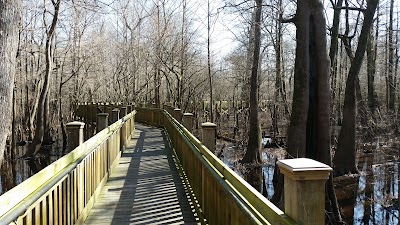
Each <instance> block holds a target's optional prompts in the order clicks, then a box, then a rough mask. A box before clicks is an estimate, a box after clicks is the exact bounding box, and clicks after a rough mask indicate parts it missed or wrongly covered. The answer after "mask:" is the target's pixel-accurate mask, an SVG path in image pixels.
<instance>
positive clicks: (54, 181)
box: [0, 111, 136, 225]
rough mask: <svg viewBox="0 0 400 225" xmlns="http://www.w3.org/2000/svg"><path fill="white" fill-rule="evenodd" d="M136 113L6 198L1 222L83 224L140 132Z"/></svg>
mask: <svg viewBox="0 0 400 225" xmlns="http://www.w3.org/2000/svg"><path fill="white" fill-rule="evenodd" d="M135 114H136V111H133V112H131V113H129V114H128V115H126V116H125V117H124V118H121V119H120V120H118V121H117V122H115V123H114V124H112V125H110V126H109V127H107V128H106V129H104V130H102V131H100V132H99V133H97V134H96V135H95V136H93V137H92V138H90V139H88V140H87V141H86V142H84V143H83V144H81V145H80V146H78V147H77V148H75V149H74V150H73V151H71V152H70V153H68V154H67V155H65V156H64V157H62V158H60V159H58V160H57V161H56V162H54V163H52V164H50V165H49V166H47V167H46V168H44V169H43V170H41V171H39V172H38V173H37V174H35V175H33V176H32V177H30V178H29V179H27V180H25V181H24V182H22V183H21V184H19V185H18V186H16V187H14V188H13V189H11V190H9V191H8V192H6V193H4V194H3V195H1V196H0V224H60V225H69V224H79V223H83V221H84V220H85V219H86V217H87V214H88V212H89V210H90V209H91V207H92V206H93V204H94V201H95V199H96V198H97V196H98V195H99V193H100V190H101V188H102V187H103V185H104V184H105V183H106V181H107V179H108V175H109V173H110V171H111V170H112V169H113V168H114V166H115V165H116V163H117V162H118V159H119V158H120V156H121V151H120V150H121V149H122V147H123V145H125V144H126V141H127V140H129V137H130V135H131V134H132V132H133V130H134V118H135Z"/></svg>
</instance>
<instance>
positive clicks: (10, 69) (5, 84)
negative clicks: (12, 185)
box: [0, 0, 20, 165]
mask: <svg viewBox="0 0 400 225" xmlns="http://www.w3.org/2000/svg"><path fill="white" fill-rule="evenodd" d="M19 21H20V1H19V0H13V1H4V0H1V1H0V96H1V97H0V105H1V107H0V118H2V121H1V123H0V165H1V163H2V161H3V158H4V151H5V145H6V139H7V135H8V134H9V130H10V125H11V124H10V123H11V106H12V96H13V87H14V73H15V64H16V56H17V47H18V46H17V44H18V24H19Z"/></svg>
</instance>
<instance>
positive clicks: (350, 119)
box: [334, 0, 379, 175]
mask: <svg viewBox="0 0 400 225" xmlns="http://www.w3.org/2000/svg"><path fill="white" fill-rule="evenodd" d="M378 1H379V0H369V1H368V5H367V9H366V10H365V13H364V22H363V25H362V29H361V33H360V38H359V40H358V45H357V50H356V53H355V56H354V59H353V60H352V62H351V66H350V70H349V74H348V77H347V81H346V89H345V97H344V105H343V125H342V128H341V130H340V134H339V143H338V148H337V150H336V153H335V158H334V169H335V173H336V174H337V175H340V174H346V173H349V172H350V173H357V172H358V170H357V167H356V161H355V159H356V93H355V91H356V81H357V77H358V74H359V72H360V69H361V64H362V61H363V58H364V53H365V50H366V48H367V41H368V37H369V32H370V28H371V25H372V23H373V18H374V14H375V10H376V7H377V5H378Z"/></svg>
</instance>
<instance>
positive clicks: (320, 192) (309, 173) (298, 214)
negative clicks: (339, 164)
mask: <svg viewBox="0 0 400 225" xmlns="http://www.w3.org/2000/svg"><path fill="white" fill-rule="evenodd" d="M277 164H278V166H279V169H280V171H281V173H282V174H283V175H284V177H285V188H284V190H285V192H284V193H285V194H284V196H285V213H286V214H287V215H288V216H290V217H291V218H292V219H293V220H294V221H296V223H297V224H299V225H313V224H325V182H326V180H327V179H328V178H329V174H330V172H331V171H332V168H331V167H329V166H327V165H325V164H323V163H320V162H318V161H315V160H312V159H307V158H297V159H284V160H280V161H278V163H277Z"/></svg>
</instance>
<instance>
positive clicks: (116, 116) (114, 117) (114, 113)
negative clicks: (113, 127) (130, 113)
mask: <svg viewBox="0 0 400 225" xmlns="http://www.w3.org/2000/svg"><path fill="white" fill-rule="evenodd" d="M118 120H119V109H118V108H115V109H113V110H112V111H111V122H113V123H115V122H117V121H118Z"/></svg>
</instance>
